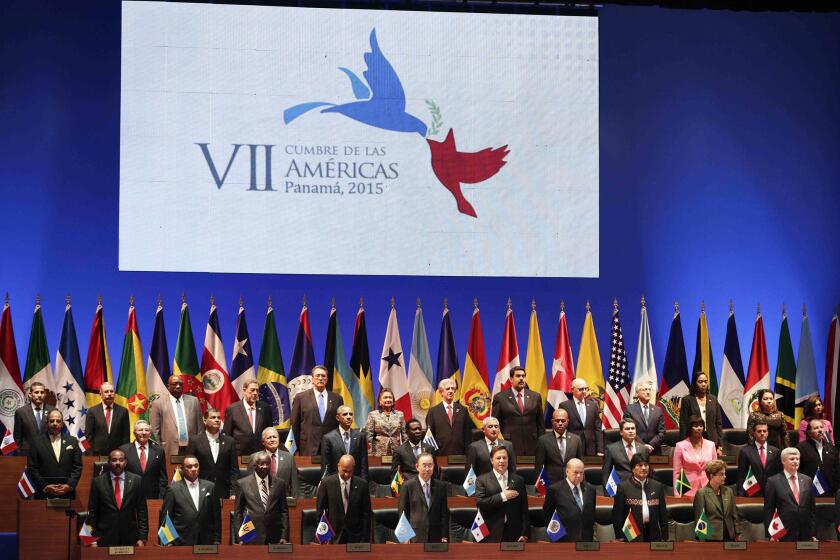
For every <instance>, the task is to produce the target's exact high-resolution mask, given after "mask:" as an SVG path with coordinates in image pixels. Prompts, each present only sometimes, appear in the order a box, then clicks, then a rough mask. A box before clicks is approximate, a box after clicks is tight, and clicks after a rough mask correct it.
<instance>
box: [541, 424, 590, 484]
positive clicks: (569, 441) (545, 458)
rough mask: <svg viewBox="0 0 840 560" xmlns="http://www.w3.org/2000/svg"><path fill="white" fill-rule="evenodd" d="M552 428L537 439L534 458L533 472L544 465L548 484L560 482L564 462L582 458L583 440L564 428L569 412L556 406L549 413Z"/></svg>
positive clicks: (562, 476) (562, 475)
mask: <svg viewBox="0 0 840 560" xmlns="http://www.w3.org/2000/svg"><path fill="white" fill-rule="evenodd" d="M551 425H552V427H553V428H554V430H553V431H552V432H551V433H548V434H543V435H542V436H540V439H539V440H537V455H536V458H535V459H534V472H535V473H537V474H538V475H539V474H540V470H542V468H543V467H545V475H546V476H547V477H548V481H549V483H550V484H554V483H555V482H560V481H561V480H563V478H564V477H565V471H566V464H567V463H568V462H569V461H570V460H571V459H580V460H581V461H582V460H583V442H582V441H581V439H580V438H579V437H578V436H576V435H575V434H570V433H569V432H568V431H567V430H566V428H567V427H568V425H569V413H568V412H566V411H565V410H563V409H562V408H558V409H557V410H555V411H554V413H553V414H552V415H551Z"/></svg>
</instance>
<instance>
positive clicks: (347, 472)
mask: <svg viewBox="0 0 840 560" xmlns="http://www.w3.org/2000/svg"><path fill="white" fill-rule="evenodd" d="M355 468H356V461H354V460H352V459H342V460H340V461H339V462H338V476H340V477H341V479H342V480H350V479H351V478H352V477H353V469H355Z"/></svg>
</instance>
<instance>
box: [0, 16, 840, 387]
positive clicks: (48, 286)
mask: <svg viewBox="0 0 840 560" xmlns="http://www.w3.org/2000/svg"><path fill="white" fill-rule="evenodd" d="M600 14H601V15H600V60H601V70H600V83H601V92H600V107H601V116H600V127H601V129H600V130H601V177H600V200H601V203H600V222H601V248H600V251H601V255H600V270H601V276H600V278H598V279H566V278H561V279H544V278H534V279H509V278H423V277H408V278H404V277H397V276H393V277H365V276H344V277H338V276H303V275H301V276H295V275H285V276H271V275H251V274H182V273H177V274H176V273H135V272H119V271H118V270H117V244H118V238H117V237H118V197H119V187H118V185H119V111H120V92H119V89H120V4H119V3H118V2H113V1H104V2H103V1H100V2H73V3H70V2H67V3H65V2H55V3H52V4H42V3H38V2H13V3H3V6H2V7H0V37H2V39H0V41H2V43H0V45H2V47H0V68H2V79H0V123H2V125H0V127H2V128H0V130H2V132H1V133H0V194H2V196H0V292H5V291H8V292H9V294H10V297H11V302H12V309H13V321H14V326H15V332H16V335H17V346H18V352H19V357H20V361H21V367H23V362H24V361H25V355H26V347H27V343H28V338H29V328H30V324H31V317H32V308H33V304H34V300H35V296H36V294H41V298H42V304H43V310H44V317H45V321H46V328H47V338H48V342H49V346H50V353H51V358H54V356H55V351H56V348H57V344H58V340H59V334H60V333H59V331H60V328H61V319H62V313H63V308H64V307H63V305H64V297H65V294H67V293H68V292H69V293H70V294H71V295H72V297H73V303H74V310H75V319H76V323H77V328H78V330H79V335H80V336H79V338H80V345H81V346H82V348H81V352H82V357H83V359H84V356H85V355H86V350H87V340H88V333H89V330H90V326H91V322H92V319H93V312H94V309H95V306H96V296H97V294H98V293H101V294H102V296H103V304H104V306H105V320H106V326H107V330H108V338H109V342H110V350H111V358H112V360H113V361H115V362H116V363H115V364H114V368H115V371H116V370H117V368H118V361H119V348H120V344H121V341H122V337H123V334H124V329H125V321H126V310H127V306H128V298H129V296H130V295H132V294H133V295H134V296H135V298H136V301H137V317H138V323H139V326H140V336H141V339H142V341H143V344H144V352H148V348H149V343H150V339H151V332H152V321H153V316H154V309H155V305H156V304H155V301H156V297H157V295H158V294H162V296H163V298H164V303H165V305H166V321H167V334H168V337H169V348H170V352H173V351H174V345H175V337H176V336H177V324H178V309H179V305H180V295H181V292H183V291H185V292H186V293H187V296H188V299H189V303H190V307H191V316H192V320H193V328H194V332H195V333H196V337H197V341H196V342H197V346H198V348H199V352H200V351H201V350H200V349H201V344H202V340H203V333H204V328H205V325H206V320H207V311H208V306H209V297H210V294H211V293H212V294H214V295H215V297H216V302H217V304H218V307H219V321H220V324H221V329H222V336H223V339H224V343H225V348H226V352H227V354H228V359H230V350H231V345H232V340H233V330H234V324H235V318H236V312H237V309H238V300H239V296H240V295H243V296H244V297H245V301H246V308H247V315H248V321H249V328H250V334H251V340H252V344H253V348H254V351H255V352H257V353H258V349H259V348H260V344H261V340H260V338H261V334H262V322H263V319H264V314H265V308H266V299H267V297H268V296H269V295H270V296H272V297H273V299H274V308H275V312H276V317H277V323H278V330H279V337H280V344H281V348H282V351H283V357H284V362H285V365H286V367H287V368H288V365H289V361H290V359H291V353H292V346H293V344H294V336H295V331H296V329H297V317H298V313H299V311H300V304H301V298H302V296H303V295H304V294H306V296H307V297H308V299H309V305H310V310H311V311H310V315H311V324H312V337H313V342H314V346H315V352H316V356H317V358H318V360H319V361H320V360H321V359H322V357H323V349H324V342H325V341H324V336H325V332H326V328H327V319H328V316H329V307H330V299H331V298H332V297H335V299H336V304H337V307H338V312H339V318H340V324H341V330H342V335H343V338H344V344H345V349H347V352H348V353H349V348H350V344H351V340H352V331H353V322H354V321H353V318H354V315H355V313H356V310H357V306H358V300H359V297H360V296H363V297H364V298H365V304H366V309H367V326H368V336H369V340H370V347H371V358H372V360H371V361H372V362H373V364H372V365H373V373H374V377H375V376H376V372H377V371H378V358H379V352H380V350H381V345H382V340H383V337H384V333H385V326H386V321H387V314H388V311H389V299H390V298H391V296H394V297H396V303H397V310H398V313H399V323H400V331H401V334H402V340H403V348H404V351H405V352H406V354H408V352H410V342H411V329H412V321H413V312H414V308H415V300H416V298H417V297H418V296H419V297H420V298H421V299H422V301H423V308H424V315H425V318H426V325H427V330H428V332H429V337H430V347H431V351H432V360H433V362H435V360H436V355H437V338H438V333H439V328H440V313H441V309H442V301H443V298H444V297H446V298H448V299H449V307H450V310H451V316H452V323H453V327H454V331H455V339H456V344H457V346H458V353H459V358H460V360H461V364H462V366H463V360H464V357H465V353H466V344H467V336H468V330H469V320H470V314H471V311H472V300H473V297H477V298H478V299H479V303H480V306H481V311H482V320H483V326H484V333H485V343H486V348H487V356H488V359H487V361H488V364H489V369H490V370H491V371H490V381H491V383H492V381H493V375H494V372H493V370H494V369H495V364H496V360H497V358H498V352H499V344H500V340H501V335H502V327H503V319H504V314H505V302H506V300H507V298H508V297H511V298H512V300H513V309H514V312H515V315H516V322H517V332H518V336H519V345H520V351H521V360H522V362H523V363H524V361H525V350H526V344H527V332H528V330H527V329H528V313H529V312H530V302H531V299H532V298H534V299H536V301H537V310H538V313H539V318H540V327H541V334H542V341H543V344H544V351H545V355H546V359H547V369H548V370H549V371H550V366H551V356H552V351H553V345H554V337H555V333H556V329H557V318H558V314H559V308H560V301H561V300H565V302H566V309H567V313H568V320H569V328H570V331H571V338H572V348H573V351H574V352H575V355H577V351H578V346H579V342H580V331H581V328H582V324H583V317H584V304H585V302H586V301H587V300H590V301H591V304H592V311H593V316H594V320H595V326H596V330H597V334H598V341H599V343H600V349H601V354H602V359H603V360H604V361H605V362H606V358H607V356H608V351H609V348H608V345H609V328H610V322H609V318H610V313H611V310H612V300H613V298H615V297H617V298H618V299H619V302H620V304H621V312H622V326H623V328H624V334H625V338H626V343H627V348H628V360H629V361H630V362H631V363H632V360H633V359H634V358H635V346H636V343H635V341H636V337H637V335H638V328H639V313H638V312H639V298H640V296H641V295H642V294H645V295H646V297H647V301H648V309H649V313H650V323H651V329H652V335H653V344H654V353H655V356H656V360H657V365H658V369H659V372H660V374H661V371H662V365H663V358H664V354H665V346H666V342H667V335H668V328H669V325H670V321H671V317H672V312H673V302H674V300H679V302H680V304H681V309H682V312H683V316H682V320H683V328H684V330H685V332H686V346H687V350H688V351H687V354H688V359H689V360H692V359H693V355H694V335H695V328H696V322H697V317H698V313H699V309H700V301H701V300H705V303H706V310H707V313H708V318H709V327H710V330H711V339H712V346H713V350H714V358H715V362H716V363H717V366H718V371H720V364H721V357H722V352H723V339H724V335H725V321H726V316H727V311H728V302H729V300H730V299H732V300H734V302H735V311H736V316H737V319H738V327H739V334H740V342H741V349H742V351H743V352H744V354H743V360H744V365H745V367H746V364H747V360H748V359H749V348H750V342H751V339H752V332H753V326H754V318H755V310H756V304H757V303H759V302H760V303H761V306H762V311H763V315H764V319H765V327H766V330H767V340H768V351H769V355H770V364H771V369H772V370H775V365H776V351H777V344H778V334H779V325H780V321H781V306H782V304H783V303H786V304H787V306H788V312H789V316H790V326H791V334H792V338H793V344H794V348H797V347H798V341H799V317H800V311H801V306H802V304H803V303H806V304H807V305H808V309H809V316H810V320H811V329H812V334H813V337H814V343H815V354H816V361H817V368H818V372H819V379H820V384H821V386H822V378H823V370H824V367H825V363H824V362H825V343H826V336H827V328H828V323H829V320H830V318H831V315H832V314H833V312H834V308H835V305H836V304H837V303H838V302H840V293H839V292H840V290H838V286H840V282H838V276H840V243H838V236H839V235H840V232H838V216H840V188H838V187H840V158H838V157H837V155H836V154H837V152H838V148H840V128H838V126H837V123H838V122H840V101H838V95H837V92H838V91H840V65H838V64H837V61H838V60H840V34H838V33H837V32H836V30H837V29H838V28H840V16H838V15H837V14H834V15H813V14H777V13H735V12H710V11H682V10H663V9H658V8H626V7H614V6H608V7H606V8H604V9H603V10H602V11H601V12H600ZM557 102H558V103H562V102H563V100H562V99H558V100H557ZM557 211H558V213H559V212H562V211H563V209H562V208H558V209H557ZM258 226H259V224H255V223H248V222H243V224H242V227H258ZM291 242H299V243H305V242H306V240H305V239H301V240H292V241H291ZM418 242H420V243H422V240H418ZM405 249H406V248H405V247H394V251H398V252H399V251H401V250H405ZM242 250H243V251H247V252H248V253H249V254H251V255H252V257H253V259H254V260H255V261H258V260H259V259H260V247H255V246H252V247H243V248H242ZM522 250H523V251H527V250H528V248H527V247H523V248H522ZM546 258H552V259H562V258H563V255H562V254H555V255H546ZM394 272H395V273H396V272H398V270H395V271H394ZM348 358H349V356H348ZM689 363H691V362H689Z"/></svg>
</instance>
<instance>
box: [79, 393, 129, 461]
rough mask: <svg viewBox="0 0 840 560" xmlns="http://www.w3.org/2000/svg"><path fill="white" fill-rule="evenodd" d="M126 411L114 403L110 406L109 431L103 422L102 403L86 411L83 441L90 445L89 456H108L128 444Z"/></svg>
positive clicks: (103, 410) (103, 408)
mask: <svg viewBox="0 0 840 560" xmlns="http://www.w3.org/2000/svg"><path fill="white" fill-rule="evenodd" d="M128 424H129V422H128V409H126V408H125V407H122V406H120V405H118V404H117V403H114V404H113V405H112V406H111V431H110V432H108V424H107V423H106V422H105V406H104V405H103V404H102V403H99V404H98V405H96V406H94V407H91V408H89V409H88V411H87V414H86V415H85V439H87V440H88V443H90V450H89V451H88V454H89V455H108V454H109V453H110V452H111V451H113V450H114V449H117V448H118V447H120V446H121V445H125V444H126V443H128V442H129V440H130V436H129V429H128Z"/></svg>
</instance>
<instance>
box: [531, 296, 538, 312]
mask: <svg viewBox="0 0 840 560" xmlns="http://www.w3.org/2000/svg"><path fill="white" fill-rule="evenodd" d="M536 310H537V300H536V299H532V300H531V311H536Z"/></svg>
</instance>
